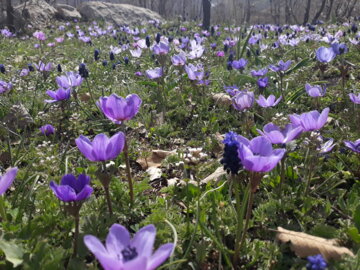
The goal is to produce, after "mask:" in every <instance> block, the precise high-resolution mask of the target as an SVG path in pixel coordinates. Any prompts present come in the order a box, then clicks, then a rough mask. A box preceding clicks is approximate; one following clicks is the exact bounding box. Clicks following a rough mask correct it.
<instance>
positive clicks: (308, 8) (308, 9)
mask: <svg viewBox="0 0 360 270" xmlns="http://www.w3.org/2000/svg"><path fill="white" fill-rule="evenodd" d="M310 7H311V0H307V4H306V9H305V15H304V21H303V25H305V24H306V23H307V22H308V21H309V15H310Z"/></svg>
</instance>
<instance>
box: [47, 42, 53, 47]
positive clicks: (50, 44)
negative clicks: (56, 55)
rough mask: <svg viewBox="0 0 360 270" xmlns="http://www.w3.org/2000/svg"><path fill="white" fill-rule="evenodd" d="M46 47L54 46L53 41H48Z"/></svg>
mask: <svg viewBox="0 0 360 270" xmlns="http://www.w3.org/2000/svg"><path fill="white" fill-rule="evenodd" d="M47 46H48V47H55V43H54V42H50V43H48V44H47Z"/></svg>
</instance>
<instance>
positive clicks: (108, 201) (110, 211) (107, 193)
mask: <svg viewBox="0 0 360 270" xmlns="http://www.w3.org/2000/svg"><path fill="white" fill-rule="evenodd" d="M104 190H105V197H106V203H107V205H108V209H109V214H110V216H112V215H113V210H112V205H111V199H110V192H109V186H104Z"/></svg>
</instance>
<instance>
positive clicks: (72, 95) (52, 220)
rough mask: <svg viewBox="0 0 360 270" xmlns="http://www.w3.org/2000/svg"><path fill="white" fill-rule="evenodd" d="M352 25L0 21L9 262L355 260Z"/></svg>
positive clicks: (160, 264)
mask: <svg viewBox="0 0 360 270" xmlns="http://www.w3.org/2000/svg"><path fill="white" fill-rule="evenodd" d="M357 28H358V22H356V21H354V22H350V23H343V24H330V25H328V24H318V25H307V26H274V25H256V26H252V27H247V28H246V27H226V26H213V27H212V28H211V30H209V31H203V30H201V28H200V27H199V26H197V25H195V24H193V23H183V24H181V25H178V24H174V23H168V24H163V25H160V24H159V23H157V22H149V24H148V25H146V26H112V25H108V24H106V23H103V22H98V23H96V22H94V23H75V22H72V23H66V24H65V23H64V24H59V25H56V26H51V27H48V28H47V29H42V30H41V31H35V30H33V29H31V28H29V29H28V35H27V36H16V35H14V34H12V33H11V32H9V31H8V30H6V29H3V30H2V31H1V34H2V35H1V37H0V49H1V54H0V72H1V73H0V92H1V97H0V105H1V106H0V117H1V119H2V120H1V123H0V136H1V141H0V143H1V148H0V149H1V150H0V151H1V152H0V162H1V163H0V165H1V169H2V171H3V174H2V175H3V176H2V178H1V179H0V191H1V192H0V194H2V197H1V201H0V210H1V223H0V224H1V225H0V226H1V238H0V250H1V253H0V258H1V262H0V263H1V268H2V269H13V268H16V269H101V267H103V268H104V269H155V268H158V269H327V268H328V269H359V268H360V255H359V253H358V249H359V244H360V201H359V197H360V183H359V176H360V174H359V168H358V167H359V152H360V148H359V141H357V140H358V139H359V120H360V108H359V107H358V106H359V105H358V104H360V96H359V94H358V86H359V83H358V81H359V66H358V65H359V62H360V55H359V50H360V47H359V46H360V45H359V41H358V38H359V35H360V34H359V32H358V29H357ZM11 168H12V169H11ZM151 224H152V225H151ZM130 235H132V236H131V237H134V239H133V240H130ZM155 235H156V240H155ZM106 237H107V238H106ZM105 239H106V248H104V247H103V244H102V243H105V242H104V240H105ZM153 245H154V247H155V248H154V249H153ZM156 249H157V251H155V250H156ZM153 252H154V253H153Z"/></svg>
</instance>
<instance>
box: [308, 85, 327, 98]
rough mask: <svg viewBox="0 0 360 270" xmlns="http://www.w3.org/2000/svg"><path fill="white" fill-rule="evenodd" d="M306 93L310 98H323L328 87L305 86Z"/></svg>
mask: <svg viewBox="0 0 360 270" xmlns="http://www.w3.org/2000/svg"><path fill="white" fill-rule="evenodd" d="M305 90H306V93H308V95H309V96H310V97H323V96H325V94H326V86H323V87H321V86H320V85H310V84H308V83H307V84H305Z"/></svg>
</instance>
